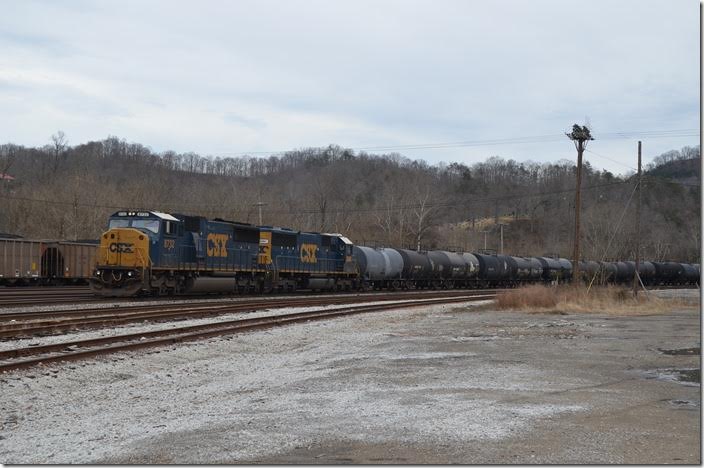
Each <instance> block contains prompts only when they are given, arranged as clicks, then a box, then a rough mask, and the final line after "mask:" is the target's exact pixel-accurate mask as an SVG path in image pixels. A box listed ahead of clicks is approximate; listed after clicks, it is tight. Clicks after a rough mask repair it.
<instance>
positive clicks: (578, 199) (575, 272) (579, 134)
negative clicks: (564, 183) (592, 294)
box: [566, 124, 594, 284]
mask: <svg viewBox="0 0 704 468" xmlns="http://www.w3.org/2000/svg"><path fill="white" fill-rule="evenodd" d="M566 135H567V138H569V139H570V140H572V141H573V142H574V146H575V148H577V193H576V194H575V199H574V252H573V254H572V258H573V260H574V263H573V264H572V282H573V283H575V284H577V282H578V281H580V277H579V237H580V234H579V232H580V231H579V212H580V208H581V205H582V155H583V154H584V150H585V148H586V147H587V142H588V141H589V140H593V139H594V138H592V134H591V132H590V131H589V128H588V127H587V126H586V125H583V126H581V127H580V126H579V125H577V124H574V125H573V126H572V132H571V133H566Z"/></svg>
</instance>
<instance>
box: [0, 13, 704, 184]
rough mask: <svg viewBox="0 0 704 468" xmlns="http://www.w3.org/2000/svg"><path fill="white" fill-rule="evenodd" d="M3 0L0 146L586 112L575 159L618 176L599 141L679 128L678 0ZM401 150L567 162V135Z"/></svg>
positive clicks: (399, 137)
mask: <svg viewBox="0 0 704 468" xmlns="http://www.w3.org/2000/svg"><path fill="white" fill-rule="evenodd" d="M9 5H10V6H9V7H7V8H6V11H5V12H4V13H5V14H4V15H3V16H2V17H1V18H0V47H1V48H2V50H3V53H2V54H0V105H2V107H3V109H4V110H5V112H3V113H2V114H1V115H0V128H1V129H2V135H0V140H2V141H13V142H16V143H21V144H27V145H41V144H43V143H45V142H46V141H47V138H48V136H49V135H50V134H52V133H54V132H55V131H56V130H58V129H62V130H64V131H65V132H66V133H67V135H68V136H69V138H70V140H71V142H72V143H78V142H82V141H86V140H90V139H101V138H104V137H106V136H107V135H108V134H112V135H118V136H121V137H124V138H127V139H129V140H135V141H139V142H141V143H143V144H146V145H149V146H152V147H153V148H155V149H157V150H165V149H174V150H176V151H196V152H200V153H209V152H244V151H266V150H285V149H289V148H294V147H302V146H315V145H325V144H328V143H338V144H341V145H345V146H351V147H366V146H377V145H404V144H416V143H433V142H447V141H462V140H486V139H495V138H508V137H512V136H531V135H545V134H556V133H560V132H561V131H563V130H566V129H567V128H568V127H569V126H570V125H571V124H572V123H574V122H581V121H583V119H584V117H585V116H588V117H589V118H590V119H591V121H592V123H593V124H594V129H595V134H596V136H597V141H595V142H594V143H593V148H594V151H598V149H599V148H600V149H601V151H598V152H601V153H603V154H606V155H609V156H610V157H613V158H615V159H618V160H622V161H624V162H625V161H627V160H629V161H630V160H631V159H632V155H633V154H634V152H633V148H634V147H635V143H634V142H632V141H618V140H601V141H600V140H599V133H600V132H601V133H609V132H614V131H619V130H661V129H682V128H697V127H698V110H699V102H698V91H699V74H698V69H699V56H698V49H699V43H698V39H699V36H698V35H699V31H698V26H699V25H698V21H697V18H698V13H699V4H698V3H697V2H694V1H682V2H671V1H669V0H658V1H654V0H653V1H640V0H639V1H630V0H622V1H619V2H609V1H605V0H598V1H595V2H590V3H589V5H588V6H587V5H585V4H584V2H577V1H575V0H572V1H564V0H559V1H558V0H552V1H548V0H543V1H531V2H524V1H519V0H500V1H495V2H488V1H485V2H479V1H449V0H446V1H440V2H431V1H382V2H379V1H355V2H323V1H303V0H299V1H283V0H279V1H274V0H269V1H238V2H207V3H202V4H195V3H192V2H173V1H169V2H167V1H152V2H141V1H140V2H137V1H119V2H118V1H112V2H107V1H106V2H98V3H95V2H61V3H56V2H30V1H27V2H19V1H15V2H12V3H10V4H9ZM697 141H698V139H697V138H696V137H694V138H692V137H690V138H680V139H658V140H652V141H647V140H646V141H645V151H646V154H647V155H652V156H654V155H656V154H658V152H662V151H665V150H667V149H670V148H678V147H680V146H683V145H685V144H690V145H693V144H696V143H697ZM405 153H406V155H408V156H409V157H422V158H424V159H426V160H428V161H430V162H437V161H440V160H444V161H450V160H462V161H465V162H472V161H476V160H481V159H484V158H485V157H486V156H489V155H494V154H498V155H501V156H504V157H513V158H515V159H518V160H524V159H528V158H531V159H534V160H557V159H559V158H561V157H568V158H573V157H574V149H573V148H572V147H571V145H570V143H569V142H568V141H565V142H554V143H541V144H537V143H536V144H522V145H504V146H494V147H471V148H452V149H428V150H422V151H421V150H414V151H410V150H409V151H406V152H405ZM621 158H622V159H621ZM627 158H628V159H627ZM592 162H593V164H594V165H596V166H600V167H607V168H609V169H611V170H613V171H616V172H621V171H622V170H623V169H624V168H623V166H619V165H617V164H614V163H612V162H609V161H608V160H602V161H599V160H598V159H594V160H593V161H592Z"/></svg>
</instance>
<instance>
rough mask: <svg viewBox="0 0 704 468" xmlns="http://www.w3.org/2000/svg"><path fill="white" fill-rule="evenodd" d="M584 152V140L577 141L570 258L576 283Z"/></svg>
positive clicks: (578, 279)
mask: <svg viewBox="0 0 704 468" xmlns="http://www.w3.org/2000/svg"><path fill="white" fill-rule="evenodd" d="M583 153H584V140H579V141H577V193H576V194H575V198H574V252H573V254H572V258H573V259H574V263H573V264H572V282H573V283H577V282H579V281H580V278H579V238H580V235H579V212H580V207H581V206H582V154H583Z"/></svg>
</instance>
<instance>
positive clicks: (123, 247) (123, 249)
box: [108, 242, 134, 253]
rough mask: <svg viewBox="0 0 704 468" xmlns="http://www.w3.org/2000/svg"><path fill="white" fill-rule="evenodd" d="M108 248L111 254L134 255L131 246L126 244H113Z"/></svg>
mask: <svg viewBox="0 0 704 468" xmlns="http://www.w3.org/2000/svg"><path fill="white" fill-rule="evenodd" d="M108 248H109V249H110V252H112V253H134V248H133V244H130V243H128V242H113V243H111V244H110V246H109V247H108Z"/></svg>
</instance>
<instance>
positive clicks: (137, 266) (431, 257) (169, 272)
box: [90, 211, 700, 296]
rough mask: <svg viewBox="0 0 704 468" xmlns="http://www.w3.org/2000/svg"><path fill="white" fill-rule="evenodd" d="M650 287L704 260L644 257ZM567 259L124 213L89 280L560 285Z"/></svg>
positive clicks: (244, 287) (266, 285) (685, 276)
mask: <svg viewBox="0 0 704 468" xmlns="http://www.w3.org/2000/svg"><path fill="white" fill-rule="evenodd" d="M580 272H581V275H582V279H584V280H587V281H591V280H592V279H596V280H597V281H598V282H599V283H609V282H610V283H627V282H630V281H632V279H633V276H634V273H635V263H634V262H582V263H581V264H580ZM639 272H640V276H641V278H642V280H643V282H644V284H646V285H656V284H673V285H675V284H697V283H698V282H699V276H700V269H699V266H698V265H690V264H681V263H674V262H664V263H662V262H643V263H641V265H640V267H639ZM571 278H572V263H571V262H570V261H569V260H567V259H564V258H552V257H517V256H509V255H490V254H485V253H467V252H449V251H442V250H430V251H422V252H418V251H415V250H408V249H394V248H371V247H364V246H355V245H353V243H352V242H350V240H349V239H347V238H346V237H344V236H343V235H341V234H333V233H314V232H303V231H294V230H291V229H287V228H281V227H273V226H253V225H251V224H246V223H239V222H234V221H227V220H224V219H219V218H216V219H214V220H209V219H206V218H204V217H200V216H188V215H181V214H167V213H161V212H156V211H119V212H117V213H115V214H113V215H112V216H111V217H110V219H109V226H108V230H107V231H106V232H105V233H103V234H102V236H101V239H100V245H99V247H98V252H97V266H96V269H95V273H94V275H93V276H92V278H91V279H90V285H91V287H92V289H93V291H95V293H96V294H98V295H101V296H133V295H138V294H155V295H173V294H192V293H209V292H219V293H251V292H259V293H268V292H272V291H281V292H293V291H296V290H298V289H309V290H316V291H350V290H360V289H362V290H364V289H388V290H394V289H423V288H433V289H453V288H482V287H513V286H517V285H519V284H525V283H559V282H566V281H570V280H571Z"/></svg>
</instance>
